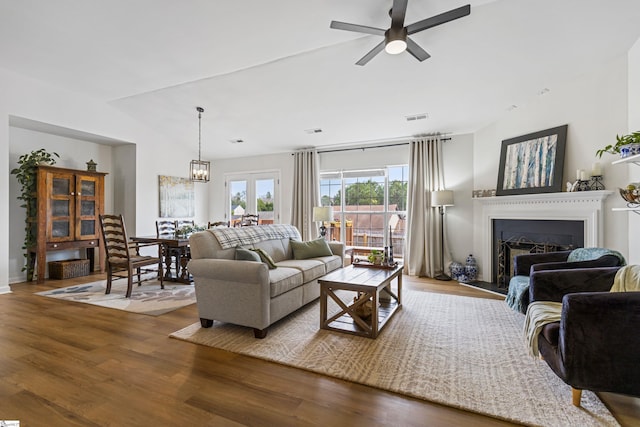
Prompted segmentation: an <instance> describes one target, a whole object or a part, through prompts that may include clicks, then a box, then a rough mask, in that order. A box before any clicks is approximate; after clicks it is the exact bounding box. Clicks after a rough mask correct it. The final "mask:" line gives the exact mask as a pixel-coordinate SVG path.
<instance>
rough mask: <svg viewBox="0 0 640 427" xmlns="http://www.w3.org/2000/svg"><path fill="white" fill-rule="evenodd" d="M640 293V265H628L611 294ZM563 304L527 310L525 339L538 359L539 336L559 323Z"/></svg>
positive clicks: (533, 306) (537, 304) (541, 304)
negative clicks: (549, 327)
mask: <svg viewBox="0 0 640 427" xmlns="http://www.w3.org/2000/svg"><path fill="white" fill-rule="evenodd" d="M637 291H640V265H627V266H624V267H622V268H621V269H620V270H618V272H617V273H616V277H615V278H614V279H613V286H612V287H611V290H610V292H637ZM561 314H562V304H561V303H559V302H551V301H534V302H532V303H531V304H529V307H528V308H527V315H526V317H525V319H524V339H525V341H526V345H527V348H528V349H529V354H531V355H532V356H535V357H538V356H539V355H540V353H539V352H538V336H539V335H540V332H542V328H543V327H544V325H546V324H548V323H553V322H559V321H560V317H561Z"/></svg>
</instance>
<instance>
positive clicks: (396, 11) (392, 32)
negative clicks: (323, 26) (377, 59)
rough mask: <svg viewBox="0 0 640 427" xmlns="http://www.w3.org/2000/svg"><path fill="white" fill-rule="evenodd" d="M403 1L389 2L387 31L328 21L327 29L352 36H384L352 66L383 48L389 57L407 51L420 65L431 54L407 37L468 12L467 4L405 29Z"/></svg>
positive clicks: (366, 60)
mask: <svg viewBox="0 0 640 427" xmlns="http://www.w3.org/2000/svg"><path fill="white" fill-rule="evenodd" d="M407 1H408V0H393V5H392V6H391V10H389V16H391V27H389V29H388V30H383V29H382V28H375V27H368V26H366V25H357V24H349V23H346V22H340V21H331V25H330V27H331V28H334V29H336V30H345V31H355V32H356V33H365V34H374V35H380V36H384V40H383V41H381V42H380V44H378V45H377V46H376V47H374V48H373V49H371V50H370V51H369V53H367V54H366V55H365V56H363V57H362V58H361V59H360V60H359V61H358V62H356V65H365V64H366V63H367V62H369V61H371V59H373V57H374V56H376V55H377V54H379V53H380V52H382V50H383V49H384V50H385V51H386V52H387V53H390V54H398V53H402V52H404V51H405V50H407V51H408V52H409V53H410V54H411V55H413V56H414V57H415V58H416V59H417V60H418V61H421V62H422V61H424V60H425V59H427V58H429V57H430V56H431V55H429V54H428V53H427V52H426V51H425V50H424V49H422V48H421V47H420V46H418V44H417V43H416V42H414V41H413V40H411V39H410V38H409V36H410V35H411V34H415V33H418V32H420V31H424V30H426V29H428V28H432V27H435V26H437V25H440V24H444V23H447V22H449V21H453V20H454V19H458V18H462V17H464V16H467V15H469V14H470V13H471V5H466V6H462V7H459V8H457V9H452V10H450V11H448V12H444V13H441V14H439V15H436V16H432V17H431V18H427V19H423V20H422V21H418V22H415V23H413V24H411V25H407V26H405V25H404V17H405V14H406V12H407Z"/></svg>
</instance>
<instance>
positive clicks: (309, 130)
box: [304, 128, 322, 135]
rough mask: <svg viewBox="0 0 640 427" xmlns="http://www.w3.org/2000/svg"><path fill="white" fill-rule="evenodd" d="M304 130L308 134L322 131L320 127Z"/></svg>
mask: <svg viewBox="0 0 640 427" xmlns="http://www.w3.org/2000/svg"><path fill="white" fill-rule="evenodd" d="M304 132H305V133H308V134H309V135H313V134H314V133H322V129H320V128H314V129H305V130H304Z"/></svg>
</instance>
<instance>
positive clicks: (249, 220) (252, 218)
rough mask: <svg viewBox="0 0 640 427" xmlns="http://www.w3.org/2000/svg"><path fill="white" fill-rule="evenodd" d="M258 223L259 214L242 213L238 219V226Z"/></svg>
mask: <svg viewBox="0 0 640 427" xmlns="http://www.w3.org/2000/svg"><path fill="white" fill-rule="evenodd" d="M259 223H260V215H256V214H243V215H242V218H241V219H240V227H248V226H252V225H258V224H259Z"/></svg>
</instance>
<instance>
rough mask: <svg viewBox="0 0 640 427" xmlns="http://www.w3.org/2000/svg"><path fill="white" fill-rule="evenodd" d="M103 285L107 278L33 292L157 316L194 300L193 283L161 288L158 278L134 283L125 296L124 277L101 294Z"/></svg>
mask: <svg viewBox="0 0 640 427" xmlns="http://www.w3.org/2000/svg"><path fill="white" fill-rule="evenodd" d="M106 285H107V281H106V280H99V281H97V282H91V283H85V284H82V285H75V286H68V287H66V288H58V289H52V290H49V291H44V292H37V293H36V295H42V296H45V297H50V298H58V299H62V300H65V301H74V302H82V303H86V304H93V305H99V306H101V307H108V308H115V309H118V310H124V311H129V312H132V313H140V314H148V315H151V316H159V315H161V314H164V313H168V312H170V311H173V310H177V309H179V308H181V307H185V306H187V305H190V304H193V303H195V302H196V295H195V291H194V288H193V285H186V284H178V283H175V282H164V289H160V282H159V281H149V282H143V283H142V285H141V286H138V285H137V284H135V283H134V285H133V290H132V292H131V297H130V298H125V294H126V291H127V281H126V280H123V279H120V280H116V281H114V282H113V284H112V285H111V293H109V294H105V293H104V292H105V290H106Z"/></svg>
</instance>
